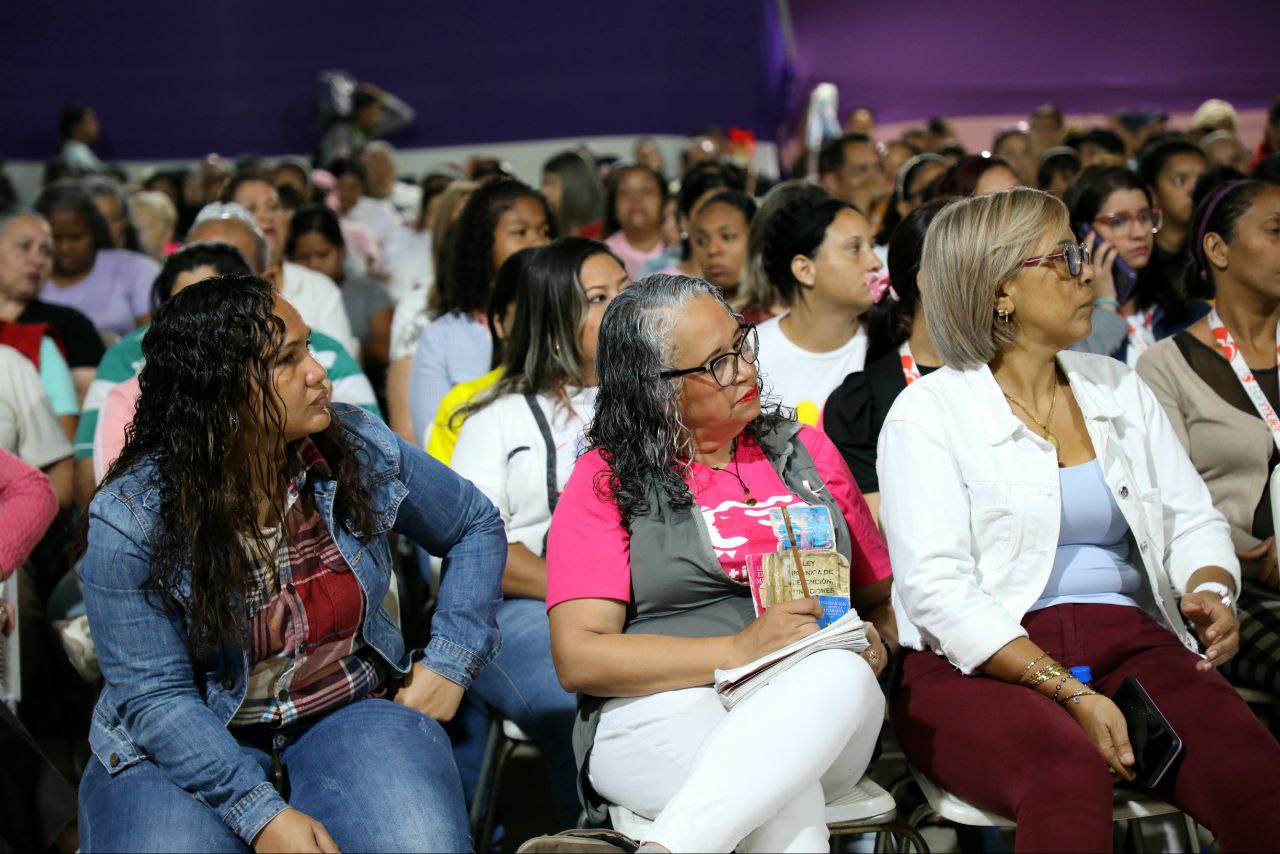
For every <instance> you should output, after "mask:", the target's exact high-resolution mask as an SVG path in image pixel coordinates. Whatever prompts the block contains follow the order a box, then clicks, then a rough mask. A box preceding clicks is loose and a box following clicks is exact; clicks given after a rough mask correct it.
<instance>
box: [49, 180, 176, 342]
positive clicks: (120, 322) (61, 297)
mask: <svg viewBox="0 0 1280 854" xmlns="http://www.w3.org/2000/svg"><path fill="white" fill-rule="evenodd" d="M36 210H38V211H39V212H40V214H41V215H42V216H43V217H44V218H45V220H46V221H48V223H49V226H50V229H51V232H52V235H53V270H52V273H50V274H49V277H48V278H47V279H46V280H45V282H44V285H43V286H42V287H41V288H40V298H41V299H42V300H44V301H46V302H51V303H55V304H57V305H64V306H68V307H70V308H74V309H76V310H77V311H80V312H83V313H84V314H85V316H87V317H88V318H89V319H90V320H92V321H93V324H94V326H96V327H97V328H98V330H99V331H101V332H103V333H109V334H110V335H113V336H121V335H128V334H129V333H130V332H132V331H133V330H134V329H136V328H137V327H138V326H139V325H141V324H143V323H146V322H147V318H148V317H149V316H150V307H149V306H148V305H147V295H148V288H149V287H150V284H151V280H152V279H154V278H155V277H156V271H157V270H159V266H158V265H157V264H156V262H155V261H152V260H151V259H150V258H148V257H146V256H145V255H140V254H138V253H136V252H129V251H127V250H124V249H115V248H112V247H113V244H112V241H111V232H110V230H109V229H108V227H107V222H106V220H105V219H103V218H102V214H101V213H100V212H99V211H98V208H97V206H96V205H94V203H93V199H92V198H91V197H90V196H89V194H88V193H86V192H85V191H84V190H83V189H82V188H81V187H80V186H79V185H77V184H75V183H71V182H59V183H56V184H51V185H50V186H48V187H46V188H45V190H44V192H42V193H41V194H40V197H39V198H38V199H36Z"/></svg>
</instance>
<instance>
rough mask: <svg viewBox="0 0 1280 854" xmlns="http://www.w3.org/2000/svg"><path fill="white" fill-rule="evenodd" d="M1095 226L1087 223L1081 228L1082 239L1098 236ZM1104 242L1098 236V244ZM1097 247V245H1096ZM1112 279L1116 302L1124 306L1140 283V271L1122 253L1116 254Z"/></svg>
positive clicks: (1100, 236)
mask: <svg viewBox="0 0 1280 854" xmlns="http://www.w3.org/2000/svg"><path fill="white" fill-rule="evenodd" d="M1096 233H1097V232H1095V231H1094V230H1093V226H1091V225H1089V224H1088V223H1085V224H1084V225H1083V226H1081V228H1080V239H1081V240H1082V241H1083V240H1086V238H1088V237H1089V235H1090V234H1096ZM1101 242H1102V235H1101V234H1099V235H1098V243H1101ZM1094 245H1095V246H1096V245H1097V244H1094ZM1111 277H1112V278H1113V279H1115V282H1116V302H1118V303H1120V304H1121V305H1124V304H1125V303H1127V302H1128V301H1129V299H1130V298H1131V297H1132V296H1133V287H1134V285H1136V284H1137V283H1138V271H1137V270H1135V269H1133V268H1132V267H1130V266H1129V264H1128V262H1126V261H1125V260H1124V259H1123V258H1121V257H1120V253H1119V252H1117V253H1116V260H1115V262H1114V263H1112V265H1111Z"/></svg>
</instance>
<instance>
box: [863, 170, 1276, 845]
mask: <svg viewBox="0 0 1280 854" xmlns="http://www.w3.org/2000/svg"><path fill="white" fill-rule="evenodd" d="M1074 240H1075V239H1074V237H1073V236H1072V234H1071V232H1070V230H1069V228H1068V218H1067V211H1066V209H1065V207H1064V206H1063V205H1062V203H1061V202H1059V201H1058V200H1057V199H1055V198H1054V197H1052V196H1050V195H1048V194H1047V193H1043V192H1041V191H1039V190H1030V189H1021V188H1017V189H1012V190H1007V191H1004V192H1001V193H996V194H994V195H990V196H981V197H974V198H971V199H962V200H960V201H957V202H954V203H952V204H951V205H949V206H948V207H947V208H946V209H944V210H943V211H942V212H941V213H940V214H939V215H938V217H937V218H936V219H935V220H934V221H933V224H932V225H931V226H930V228H929V232H928V234H927V235H926V237H925V243H924V251H923V255H922V259H921V265H920V274H921V279H922V281H924V282H926V283H927V285H926V287H925V288H923V296H924V304H925V313H926V315H927V316H928V318H929V332H930V335H931V336H932V337H933V342H934V346H935V347H936V348H937V350H938V353H939V354H940V355H941V356H942V357H943V360H944V361H945V363H946V366H945V367H943V368H940V369H939V370H937V371H935V372H934V373H933V374H931V375H930V376H928V377H925V378H924V379H922V380H920V381H918V382H915V383H912V384H911V386H910V387H909V388H907V390H906V391H904V392H903V393H902V394H901V395H899V396H898V399H897V401H896V403H895V404H894V406H893V409H892V410H891V411H890V413H889V416H888V418H887V419H886V421H885V425H884V428H883V430H882V431H881V435H880V447H879V475H880V521H881V524H882V525H883V527H884V531H885V536H886V538H887V540H888V543H889V552H890V555H891V556H892V558H893V565H894V567H895V579H896V588H895V591H894V606H895V610H896V613H897V625H898V627H899V629H900V632H901V639H902V645H903V646H904V647H909V648H911V649H914V650H919V651H917V652H910V653H907V654H906V655H905V656H904V658H903V661H902V668H901V672H900V676H899V677H898V680H897V684H896V685H895V690H894V692H893V695H892V711H893V721H894V728H895V731H896V733H897V735H898V740H899V742H900V743H901V744H902V748H903V750H904V752H905V753H906V755H907V758H908V759H909V760H910V761H911V762H912V764H913V765H914V766H915V767H916V768H917V769H918V770H919V771H921V772H922V773H924V774H926V775H927V776H928V777H930V778H932V779H933V780H934V781H936V782H937V783H939V784H941V785H942V786H943V787H944V788H946V789H948V790H950V791H951V792H953V793H954V794H956V795H957V796H959V797H960V798H963V799H964V800H966V801H969V802H971V803H973V804H975V805H977V806H979V807H982V808H983V809H987V810H991V811H993V812H996V813H998V814H1000V815H1003V816H1005V817H1007V818H1010V819H1013V820H1015V821H1016V822H1017V825H1018V840H1017V846H1018V849H1019V850H1028V851H1033V850H1060V851H1109V850H1111V845H1112V831H1111V816H1112V798H1113V795H1112V785H1113V783H1114V782H1115V781H1117V780H1119V779H1123V780H1126V781H1129V780H1133V779H1134V776H1135V775H1134V771H1135V770H1149V769H1144V768H1143V766H1141V765H1136V766H1135V762H1137V761H1138V760H1140V759H1142V760H1146V761H1151V760H1152V759H1154V757H1153V756H1151V755H1150V754H1144V753H1142V751H1141V750H1140V749H1138V748H1140V747H1141V742H1140V741H1139V740H1138V737H1137V735H1138V734H1136V733H1130V732H1128V730H1127V727H1126V724H1125V718H1124V716H1123V715H1122V714H1121V712H1120V710H1119V709H1118V708H1117V706H1116V704H1115V703H1113V702H1112V701H1111V700H1110V699H1109V696H1110V695H1112V694H1114V693H1115V692H1116V690H1117V689H1118V688H1119V687H1120V686H1121V683H1122V682H1124V680H1125V679H1126V678H1128V677H1136V678H1137V679H1138V680H1139V681H1140V682H1141V684H1142V686H1143V688H1145V689H1146V691H1147V692H1148V693H1149V694H1150V696H1151V698H1152V700H1153V701H1154V702H1155V705H1156V706H1157V707H1158V708H1159V709H1160V711H1161V712H1163V714H1164V716H1165V718H1166V719H1167V720H1168V722H1169V724H1170V725H1171V727H1172V729H1173V730H1174V731H1175V732H1176V733H1177V734H1178V736H1180V737H1181V739H1182V745H1183V748H1182V753H1181V757H1180V758H1179V759H1178V760H1177V762H1176V764H1174V765H1173V766H1172V767H1171V769H1169V770H1168V771H1167V772H1166V773H1165V774H1164V775H1163V777H1162V778H1161V779H1159V780H1158V781H1157V782H1156V783H1155V785H1154V789H1153V791H1154V792H1155V793H1156V795H1157V796H1159V797H1160V798H1162V799H1165V800H1167V801H1169V802H1171V803H1173V804H1174V805H1175V806H1177V807H1178V808H1179V809H1181V810H1183V811H1185V812H1187V813H1189V814H1190V815H1191V816H1193V817H1194V818H1195V819H1196V820H1197V821H1198V822H1199V823H1200V824H1202V825H1204V826H1205V827H1207V828H1209V829H1210V830H1212V831H1213V832H1214V834H1215V835H1217V837H1218V841H1219V844H1220V846H1221V848H1222V850H1223V851H1235V850H1261V849H1265V848H1267V847H1268V846H1269V845H1271V844H1273V843H1272V840H1274V839H1275V838H1276V834H1277V832H1280V778H1277V776H1276V773H1275V769H1276V768H1278V767H1280V745H1277V744H1276V742H1275V740H1274V739H1273V738H1272V737H1271V736H1270V734H1268V733H1267V731H1266V730H1265V729H1264V728H1263V727H1262V725H1261V724H1260V723H1259V722H1258V720H1257V719H1256V718H1255V717H1254V716H1253V714H1252V713H1251V712H1250V711H1249V709H1248V707H1247V706H1246V705H1245V704H1244V703H1243V702H1242V701H1241V700H1240V699H1239V697H1238V696H1237V695H1236V694H1235V692H1234V691H1233V690H1232V689H1231V687H1230V685H1228V684H1227V682H1226V680H1225V679H1223V678H1222V676H1221V675H1220V674H1219V673H1218V672H1217V669H1216V668H1217V667H1219V666H1221V665H1222V664H1223V663H1224V662H1226V661H1227V660H1228V659H1230V658H1231V657H1232V656H1233V655H1234V654H1235V652H1236V649H1237V646H1238V643H1239V631H1238V626H1237V623H1236V618H1235V614H1234V611H1233V603H1232V599H1233V597H1234V596H1235V595H1236V591H1237V590H1238V589H1239V586H1240V567H1239V563H1238V562H1237V560H1236V555H1235V549H1234V548H1233V547H1232V543H1231V537H1230V533H1229V531H1228V528H1227V523H1226V520H1225V519H1223V517H1222V514H1220V513H1219V512H1218V511H1217V510H1215V509H1214V507H1213V504H1212V501H1211V499H1210V495H1209V492H1208V490H1207V489H1206V488H1205V486H1204V483H1203V481H1201V479H1200V476H1199V475H1198V474H1197V473H1196V470H1195V468H1194V467H1193V466H1192V464H1191V461H1190V460H1189V459H1188V458H1187V454H1186V452H1185V451H1184V450H1183V449H1182V446H1181V445H1180V444H1179V442H1178V438H1177V434H1176V433H1175V432H1174V430H1173V428H1172V427H1171V426H1170V424H1169V420H1168V418H1167V417H1166V416H1165V414H1164V411H1163V410H1162V409H1161V407H1160V404H1159V402H1158V401H1157V400H1156V398H1155V395H1153V394H1152V392H1151V391H1150V389H1148V388H1147V386H1146V385H1145V384H1143V383H1142V382H1141V380H1139V379H1138V377H1137V375H1135V374H1134V373H1133V372H1132V371H1130V370H1129V369H1128V368H1126V367H1124V366H1123V365H1120V364H1118V363H1117V362H1115V361H1114V360H1111V359H1109V358H1107V357H1105V356H1095V355H1089V354H1084V353H1075V352H1064V351H1065V350H1066V348H1067V347H1068V346H1070V345H1071V344H1073V343H1075V342H1076V341H1079V340H1080V339H1082V338H1084V337H1085V336H1086V335H1088V333H1089V328H1090V314H1091V309H1092V302H1093V290H1092V282H1093V278H1094V272H1093V270H1092V268H1091V267H1090V265H1089V264H1088V260H1089V256H1088V250H1087V248H1086V247H1084V246H1082V245H1081V244H1078V243H1075V242H1074ZM924 507H927V508H928V523H927V524H923V525H922V524H921V519H920V517H921V508H924ZM1201 650H1203V655H1201V654H1198V653H1199V652H1200V651H1201ZM935 653H936V654H935ZM1079 668H1089V669H1090V671H1091V672H1088V673H1087V672H1085V671H1084V670H1082V669H1079ZM1037 695H1038V696H1037ZM1131 737H1132V738H1133V741H1132V742H1131V741H1130V739H1131Z"/></svg>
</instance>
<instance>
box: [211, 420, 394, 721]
mask: <svg viewBox="0 0 1280 854" xmlns="http://www.w3.org/2000/svg"><path fill="white" fill-rule="evenodd" d="M296 465H297V473H296V474H295V475H294V477H293V479H292V480H290V482H289V484H288V487H287V489H286V493H285V513H284V533H283V536H281V534H280V530H279V529H275V530H274V531H273V533H274V536H273V537H269V538H268V543H269V547H270V549H271V551H270V553H269V554H267V555H255V560H254V582H255V583H254V586H253V589H252V592H251V594H250V596H249V601H248V602H247V603H246V604H247V610H248V617H249V632H248V640H249V686H248V693H247V694H246V695H245V699H244V702H243V703H242V704H241V706H240V708H239V710H238V711H237V712H236V714H235V717H233V718H232V719H231V725H232V726H249V725H253V724H266V725H268V726H276V727H279V726H287V725H289V724H292V723H295V722H297V721H299V720H304V719H307V718H313V717H315V716H317V715H320V714H322V713H324V712H327V711H330V710H332V709H335V708H338V707H339V706H343V705H346V704H347V703H350V702H352V701H354V700H358V699H360V698H362V697H365V696H368V695H370V694H371V693H375V692H378V691H379V690H380V689H381V686H382V683H383V676H384V671H383V667H382V664H381V659H380V658H379V656H378V654H377V652H375V651H374V650H373V649H372V648H371V647H369V646H368V645H367V644H366V643H365V642H364V640H363V639H362V637H361V633H360V627H361V626H362V625H363V624H364V616H365V610H366V606H367V603H366V602H365V598H364V591H363V590H362V589H361V587H360V582H359V581H358V580H357V579H356V576H355V573H354V572H352V571H351V567H350V566H348V565H347V562H346V559H345V558H343V556H342V553H341V552H340V551H339V550H338V545H337V543H336V542H335V541H334V539H333V536H332V535H331V534H330V533H329V529H328V528H327V527H325V524H324V519H323V518H322V517H321V514H320V512H319V510H318V509H317V508H316V505H315V502H314V500H313V499H312V497H311V491H310V490H309V489H308V488H307V481H308V479H309V478H310V477H311V476H312V475H313V474H316V475H318V476H322V477H328V476H330V474H329V467H328V465H327V464H326V463H325V460H324V457H323V456H322V455H321V453H320V450H319V449H318V448H317V447H316V445H315V443H314V442H312V441H311V440H310V439H303V440H302V441H301V442H300V443H299V445H298V449H297V460H296Z"/></svg>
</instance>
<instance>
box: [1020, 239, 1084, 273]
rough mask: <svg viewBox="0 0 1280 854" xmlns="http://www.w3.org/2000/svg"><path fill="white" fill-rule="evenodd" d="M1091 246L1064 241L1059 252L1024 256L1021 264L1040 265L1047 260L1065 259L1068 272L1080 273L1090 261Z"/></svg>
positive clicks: (1026, 265)
mask: <svg viewBox="0 0 1280 854" xmlns="http://www.w3.org/2000/svg"><path fill="white" fill-rule="evenodd" d="M1089 259H1090V256H1089V247H1088V246H1086V245H1085V244H1083V243H1064V244H1062V247H1061V248H1060V249H1058V251H1057V252H1050V253H1049V254H1048V255H1040V256H1037V257H1035V258H1023V259H1022V262H1021V266H1023V267H1038V266H1039V265H1041V264H1043V263H1044V262H1045V261H1059V260H1060V261H1063V262H1064V263H1065V264H1066V265H1067V272H1068V273H1070V274H1071V275H1072V276H1078V275H1080V271H1081V270H1082V269H1083V268H1084V265H1085V264H1088V263H1089Z"/></svg>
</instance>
